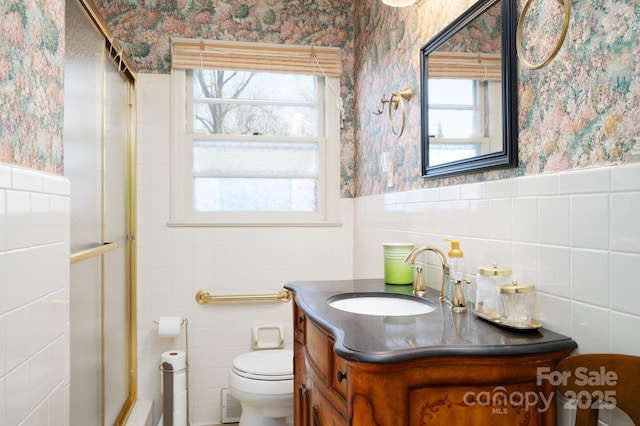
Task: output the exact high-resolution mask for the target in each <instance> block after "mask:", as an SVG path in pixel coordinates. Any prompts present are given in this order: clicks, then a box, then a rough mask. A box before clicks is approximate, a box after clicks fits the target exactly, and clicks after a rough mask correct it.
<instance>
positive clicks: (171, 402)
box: [160, 350, 187, 426]
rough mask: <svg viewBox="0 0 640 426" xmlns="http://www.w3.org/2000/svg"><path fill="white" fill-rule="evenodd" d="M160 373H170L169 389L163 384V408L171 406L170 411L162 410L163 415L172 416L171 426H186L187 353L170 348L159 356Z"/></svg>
mask: <svg viewBox="0 0 640 426" xmlns="http://www.w3.org/2000/svg"><path fill="white" fill-rule="evenodd" d="M160 362H161V366H162V374H163V375H164V374H168V375H170V376H171V377H170V380H168V381H165V380H164V378H163V383H165V382H166V383H170V384H171V389H167V388H166V387H164V386H163V389H162V391H163V399H164V407H165V409H166V408H168V407H171V409H172V413H167V412H166V410H165V412H164V417H166V418H173V423H172V424H173V426H187V368H186V367H187V353H186V352H185V351H179V350H170V351H166V352H163V353H162V355H161V356H160Z"/></svg>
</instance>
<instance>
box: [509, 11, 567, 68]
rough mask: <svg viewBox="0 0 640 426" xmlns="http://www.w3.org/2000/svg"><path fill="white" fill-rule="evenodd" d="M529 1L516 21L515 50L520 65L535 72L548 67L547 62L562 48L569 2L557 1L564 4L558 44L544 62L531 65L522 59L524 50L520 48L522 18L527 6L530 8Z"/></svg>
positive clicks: (565, 33)
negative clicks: (520, 62) (562, 22)
mask: <svg viewBox="0 0 640 426" xmlns="http://www.w3.org/2000/svg"><path fill="white" fill-rule="evenodd" d="M531 1H532V0H527V2H526V3H525V5H524V8H523V9H522V14H521V15H520V19H518V27H517V28H516V49H517V51H518V57H519V58H520V60H521V61H522V63H523V64H524V65H525V66H526V67H527V68H531V69H532V70H537V69H540V68H542V67H544V66H546V65H548V64H549V62H551V61H552V60H553V58H555V57H556V55H557V54H558V51H560V48H561V47H562V43H564V39H565V37H566V35H567V30H568V29H569V20H570V17H571V0H564V1H563V0H558V2H559V3H560V4H563V3H564V24H562V32H561V33H560V39H559V40H558V44H556V47H555V49H553V52H551V55H549V57H548V58H547V59H545V60H544V61H542V62H540V63H537V64H533V63H531V62H529V61H527V60H526V59H525V58H524V55H522V51H523V50H524V49H523V48H522V27H523V24H524V17H525V16H526V14H527V12H528V10H529V6H531Z"/></svg>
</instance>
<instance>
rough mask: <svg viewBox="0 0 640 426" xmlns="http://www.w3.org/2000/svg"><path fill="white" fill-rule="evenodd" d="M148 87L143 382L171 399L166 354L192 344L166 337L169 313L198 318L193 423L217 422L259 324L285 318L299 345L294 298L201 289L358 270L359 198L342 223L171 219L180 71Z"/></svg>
mask: <svg viewBox="0 0 640 426" xmlns="http://www.w3.org/2000/svg"><path fill="white" fill-rule="evenodd" d="M137 88H138V163H137V166H138V182H137V183H138V187H137V188H138V203H137V208H138V236H137V242H138V270H137V273H138V277H137V281H138V380H139V382H138V386H139V392H138V395H139V398H141V399H146V400H154V401H155V404H154V410H155V412H154V423H153V424H155V423H157V421H158V419H159V415H160V412H159V409H160V407H161V405H162V404H161V399H160V398H161V394H160V373H159V371H158V365H159V363H160V354H161V353H162V352H163V351H166V350H169V349H171V348H184V347H185V337H186V333H185V330H184V328H183V331H182V335H181V336H180V338H176V339H167V338H160V337H158V329H157V325H156V324H155V323H154V321H157V320H158V318H159V317H160V316H166V315H176V316H180V317H183V318H187V319H188V327H189V329H188V337H189V389H190V393H189V402H190V416H191V419H190V420H191V424H194V425H203V424H207V425H209V424H217V423H219V422H220V414H221V389H223V388H227V387H228V386H227V377H228V375H229V372H230V370H231V366H232V362H233V359H234V358H235V357H236V356H237V355H239V354H241V353H244V352H248V351H249V350H250V344H251V328H252V326H255V325H284V326H285V334H286V339H285V345H286V346H287V347H289V348H291V347H292V343H293V327H292V318H293V312H292V310H291V304H290V303H282V302H269V303H248V304H242V303H240V304H238V303H220V304H213V305H204V306H201V305H198V304H197V303H196V302H195V294H196V292H197V291H198V290H207V291H209V292H211V293H212V294H216V295H226V294H275V293H277V292H278V291H279V290H280V289H281V288H282V286H283V285H284V284H286V283H287V282H290V281H295V280H333V279H348V278H351V276H352V264H353V261H352V253H353V247H352V241H353V223H352V216H353V214H352V205H353V200H348V199H344V200H342V202H341V209H342V210H341V219H342V221H343V225H342V226H341V227H323V228H310V227H304V228H287V227H279V228H264V227H247V228H238V227H234V228H225V227H215V228H210V227H199V228H189V227H168V226H167V222H168V221H169V211H170V191H169V188H170V164H171V163H170V161H171V157H170V144H171V141H170V132H171V129H170V126H169V123H170V121H171V120H170V116H169V114H170V108H169V105H170V77H169V76H168V75H151V74H139V75H138V81H137Z"/></svg>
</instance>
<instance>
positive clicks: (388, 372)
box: [285, 280, 577, 426]
mask: <svg viewBox="0 0 640 426" xmlns="http://www.w3.org/2000/svg"><path fill="white" fill-rule="evenodd" d="M285 288H286V289H288V290H290V291H292V292H293V293H294V294H295V297H294V304H293V315H294V333H295V336H294V371H295V389H294V394H295V425H296V426H306V425H313V426H327V425H354V426H361V425H367V426H369V425H378V426H403V425H415V426H420V425H445V424H446V425H461V426H462V425H464V426H469V425H492V426H498V425H505V426H506V425H508V426H512V425H553V424H555V422H556V406H555V393H554V391H555V389H554V387H553V386H552V385H551V384H550V383H549V381H548V380H546V379H545V378H546V377H548V373H549V372H551V371H553V370H554V369H555V366H556V364H557V363H558V361H560V360H561V359H563V358H565V357H567V356H568V355H569V354H570V353H571V352H572V351H573V350H574V349H575V348H576V347H577V345H576V343H575V342H574V341H573V340H572V339H570V338H569V337H566V336H563V335H560V334H558V333H554V332H552V331H549V330H546V329H545V328H539V329H532V330H513V329H504V328H501V327H498V326H496V325H493V324H490V323H488V322H486V321H485V320H483V319H480V318H478V317H476V316H475V315H474V314H473V313H472V312H465V313H454V312H451V310H450V309H449V308H448V305H446V304H445V303H443V302H439V301H438V296H439V294H438V293H437V292H436V291H435V290H431V289H429V293H428V294H427V299H429V300H431V301H432V302H433V303H432V306H434V307H435V310H433V311H432V312H429V313H425V314H418V315H389V316H384V315H362V314H355V313H351V312H345V311H341V310H338V309H335V308H333V307H331V306H329V304H328V303H327V300H330V299H332V298H335V297H339V295H345V294H348V293H354V294H360V293H362V294H364V293H371V292H383V293H403V294H407V295H410V294H411V291H412V286H397V285H395V286H394V285H385V284H384V282H383V281H382V280H345V281H313V282H294V283H290V284H287V285H286V286H285Z"/></svg>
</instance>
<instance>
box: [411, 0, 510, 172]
mask: <svg viewBox="0 0 640 426" xmlns="http://www.w3.org/2000/svg"><path fill="white" fill-rule="evenodd" d="M498 1H502V4H501V7H502V12H501V13H502V135H503V136H502V138H503V139H502V146H503V149H502V151H500V152H494V153H490V154H484V155H480V156H476V157H471V158H468V159H464V160H459V161H452V162H449V163H444V164H438V165H436V166H431V167H430V166H429V129H428V127H429V120H428V113H429V96H428V92H427V90H428V81H429V75H428V61H429V59H428V57H429V54H430V53H431V52H433V51H434V50H436V49H437V48H438V47H440V46H441V45H442V44H443V43H445V42H446V41H447V40H448V39H449V38H451V37H452V36H454V35H455V34H456V33H457V32H458V31H460V30H461V29H462V28H463V27H464V26H465V25H467V24H468V23H469V22H471V21H472V20H473V19H475V18H476V17H478V16H479V15H481V14H482V13H483V12H485V11H486V10H487V9H489V8H490V7H492V6H494V5H495V4H496V3H497V2H498ZM515 3H516V2H515V1H513V0H480V1H478V2H477V3H475V4H474V5H473V6H471V7H470V8H469V9H467V10H466V11H465V12H464V13H463V14H462V15H460V16H459V17H458V18H457V19H456V20H455V21H453V22H452V23H451V24H449V25H448V26H447V27H445V28H444V29H443V30H442V31H440V32H439V33H438V34H436V35H435V36H434V37H433V38H432V39H431V40H429V41H428V42H427V43H425V45H424V46H423V47H422V48H421V49H420V76H421V82H420V83H421V95H420V101H421V112H422V120H421V121H422V123H421V139H422V141H421V142H422V144H421V145H422V176H423V177H425V178H430V177H443V176H450V175H460V174H465V173H467V172H480V171H483V170H487V169H498V168H509V167H517V165H518V109H517V102H518V93H517V90H518V89H517V80H518V75H517V56H516V37H515V33H516V21H517V20H516V6H515Z"/></svg>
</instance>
